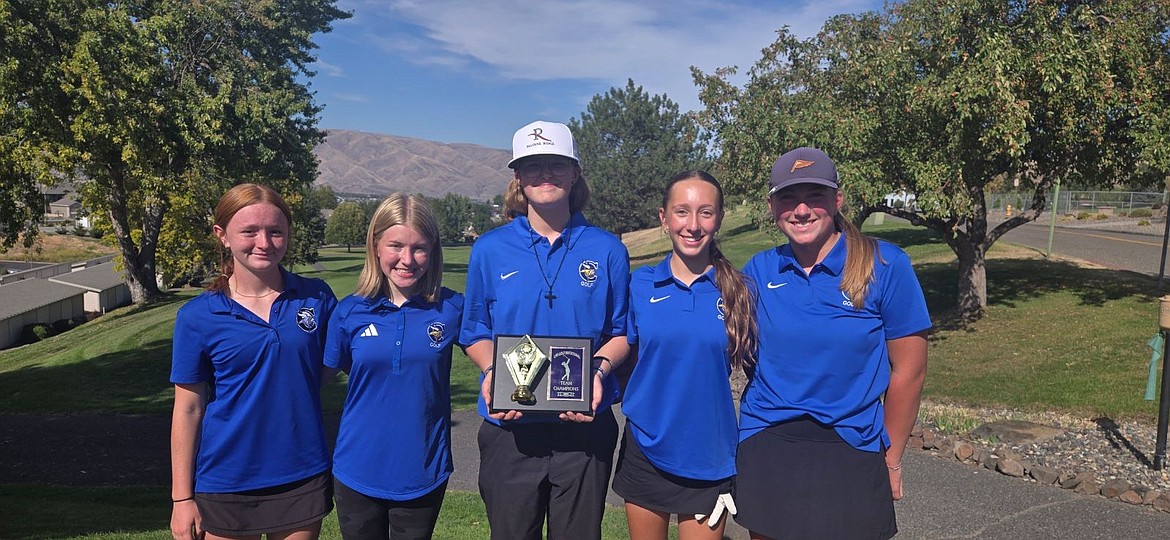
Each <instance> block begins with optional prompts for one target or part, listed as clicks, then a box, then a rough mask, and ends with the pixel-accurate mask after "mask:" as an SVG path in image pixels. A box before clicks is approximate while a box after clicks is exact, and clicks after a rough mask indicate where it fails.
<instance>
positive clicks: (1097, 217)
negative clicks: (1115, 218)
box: [1093, 214, 1109, 221]
mask: <svg viewBox="0 0 1170 540" xmlns="http://www.w3.org/2000/svg"><path fill="white" fill-rule="evenodd" d="M1093 219H1095V220H1098V221H1100V220H1102V219H1109V216H1107V215H1105V214H1097V215H1095V216H1093Z"/></svg>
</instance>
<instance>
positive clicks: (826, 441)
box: [733, 417, 898, 540]
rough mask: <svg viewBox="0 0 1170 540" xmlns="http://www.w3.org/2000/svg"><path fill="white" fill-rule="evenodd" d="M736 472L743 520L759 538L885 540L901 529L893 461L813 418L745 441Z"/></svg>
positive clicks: (738, 520)
mask: <svg viewBox="0 0 1170 540" xmlns="http://www.w3.org/2000/svg"><path fill="white" fill-rule="evenodd" d="M736 473H737V476H736V478H735V482H734V491H733V497H734V499H735V505H736V507H737V508H738V510H739V513H738V514H736V516H735V521H736V523H739V524H740V525H741V526H743V527H744V528H746V529H748V530H749V531H752V532H754V533H757V534H761V535H764V536H768V537H771V538H804V539H819V538H823V539H833V540H842V539H873V540H884V539H886V538H890V537H892V536H894V535H895V534H897V532H898V525H897V520H896V519H895V517H894V498H893V495H892V494H891V492H890V476H889V472H888V471H887V469H886V461H885V456H884V455H883V454H882V453H881V452H865V451H861V450H858V449H856V448H853V447H852V446H850V445H849V444H848V443H846V442H845V441H843V440H841V438H840V437H839V436H838V435H837V433H836V432H835V431H834V430H833V429H832V428H830V427H828V426H823V425H821V424H818V423H816V422H814V421H812V420H811V419H809V418H808V417H804V418H801V419H798V420H794V421H791V422H785V423H783V424H777V425H775V426H772V427H769V428H768V429H766V430H764V431H761V432H759V433H756V434H755V435H752V436H751V437H750V438H748V439H747V440H745V441H743V442H741V443H739V449H738V451H737V454H736Z"/></svg>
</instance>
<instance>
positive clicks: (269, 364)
mask: <svg viewBox="0 0 1170 540" xmlns="http://www.w3.org/2000/svg"><path fill="white" fill-rule="evenodd" d="M281 274H282V275H283V277H284V291H283V292H282V293H281V294H280V296H278V297H277V298H276V300H275V301H274V302H273V304H272V311H271V313H270V314H269V318H268V322H264V321H263V320H262V319H260V318H259V317H257V316H256V315H255V314H253V313H252V312H251V311H248V310H247V309H245V308H244V307H243V306H241V305H240V304H238V303H236V302H235V301H234V300H232V299H230V298H228V296H227V295H225V294H224V293H223V292H204V293H203V294H200V295H199V296H197V297H195V298H193V299H191V301H190V302H187V304H186V305H184V306H183V307H182V308H180V309H179V312H178V315H177V317H176V318H175V333H174V343H173V353H172V358H171V382H172V383H175V384H199V383H208V384H209V387H210V390H209V392H208V401H207V407H206V410H205V411H204V414H203V427H202V433H201V439H200V442H199V450H198V454H197V456H196V462H195V490H196V491H198V492H200V493H224V492H234V491H244V490H249V489H258V488H264V487H270V486H276V485H280V484H285V483H288V482H293V481H296V480H300V479H303V478H307V477H309V476H313V475H315V474H318V473H321V472H324V471H326V470H328V469H329V462H330V460H329V452H328V448H327V447H326V444H325V430H324V428H323V426H322V422H321V397H320V388H321V356H322V353H323V351H324V347H325V323H326V321H328V320H329V316H330V314H331V313H332V311H333V308H334V306H335V305H336V304H337V299H336V297H335V296H334V295H333V291H332V290H330V289H329V285H327V284H326V283H325V282H324V281H321V280H319V279H309V278H302V277H300V276H297V275H296V274H293V273H290V272H288V271H286V270H284V269H283V268H282V269H281Z"/></svg>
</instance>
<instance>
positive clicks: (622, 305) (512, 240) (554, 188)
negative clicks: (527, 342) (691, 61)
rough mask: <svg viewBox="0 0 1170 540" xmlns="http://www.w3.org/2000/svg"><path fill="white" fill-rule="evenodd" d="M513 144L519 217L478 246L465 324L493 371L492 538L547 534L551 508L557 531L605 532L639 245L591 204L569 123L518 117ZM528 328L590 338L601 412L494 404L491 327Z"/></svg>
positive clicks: (510, 206)
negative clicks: (591, 216) (632, 258)
mask: <svg viewBox="0 0 1170 540" xmlns="http://www.w3.org/2000/svg"><path fill="white" fill-rule="evenodd" d="M512 155H513V159H512V161H511V162H510V163H509V164H508V166H509V167H511V168H512V169H513V170H514V171H515V173H514V174H515V177H514V178H513V180H512V182H511V183H510V184H508V188H507V193H506V194H505V205H506V206H507V209H506V211H507V215H508V218H509V219H511V222H510V223H508V224H507V225H504V226H502V227H499V228H496V229H493V230H491V231H488V232H487V233H486V234H484V235H483V236H481V237H480V238H479V240H477V241H476V242H475V246H474V247H473V248H472V250H471V258H470V261H469V262H468V269H467V289H466V290H465V293H466V295H467V312H466V316H465V317H464V318H463V327H462V330H461V334H460V341H461V342H463V343H466V344H468V347H467V356H468V357H469V358H471V360H472V361H473V362H475V364H476V365H477V366H478V367H479V368H480V369H481V370H482V371H483V372H484V376H483V378H482V381H483V384H482V387H481V388H482V391H481V394H480V401H479V411H480V414H481V415H483V417H484V422H483V424H482V425H481V426H480V430H479V436H478V440H479V449H480V469H479V492H480V496H482V497H483V501H484V506H485V507H486V509H487V516H488V522H489V524H490V525H491V536H492V538H493V539H494V540H528V539H533V540H537V539H540V538H542V537H543V526H544V522H545V517H546V516H547V518H548V536H549V538H581V539H590V538H598V539H599V538H601V516H602V512H603V510H604V508H605V496H606V493H607V492H608V488H609V475H610V472H611V471H612V464H613V451H614V447H615V446H616V445H617V432H618V428H617V421H616V420H615V419H614V416H613V412H612V411H611V410H610V405H611V404H612V403H613V399H614V397H615V396H616V394H617V384H616V382H615V381H614V380H613V379H611V378H608V377H606V376H607V375H608V374H609V372H610V371H612V370H613V367H614V365H615V364H616V363H618V362H620V360H621V359H623V358H625V356H626V352H627V351H628V349H629V345H628V344H627V343H626V340H625V338H624V337H623V336H624V335H625V326H626V291H627V288H628V286H629V272H630V270H629V268H630V267H629V264H630V263H629V257H628V255H627V253H626V248H625V246H624V245H622V243H621V240H619V239H618V238H617V237H616V236H614V235H612V234H610V233H608V232H606V231H603V230H601V229H599V228H597V227H595V226H593V225H592V224H590V223H589V222H588V221H586V220H585V217H584V216H583V215H582V214H581V210H582V209H583V208H584V207H585V205H586V204H587V203H588V202H589V187H588V185H586V183H585V177H584V176H582V175H581V165H580V163H579V160H578V158H577V147H576V144H575V143H574V141H573V135H572V133H570V132H569V128H568V127H567V126H565V125H564V124H557V123H553V122H541V121H538V122H533V123H531V124H529V125H527V126H524V127H523V128H520V130H519V131H517V132H516V133H515V135H514V136H513V138H512ZM525 334H530V335H538V336H559V337H583V338H590V339H592V341H593V350H594V351H596V356H595V358H594V368H595V375H594V381H593V389H594V394H593V403H592V406H593V408H594V411H595V415H594V416H588V415H584V414H579V413H575V412H566V413H561V414H560V415H559V417H558V416H555V415H535V414H533V415H527V416H525V415H523V414H522V413H521V412H519V411H515V410H510V411H507V412H503V413H491V414H489V409H488V405H489V400H490V399H491V384H492V377H493V376H495V374H494V373H492V372H491V370H490V368H491V365H492V357H493V338H494V337H495V336H496V335H525ZM501 376H505V377H506V376H508V375H507V374H503V375H501Z"/></svg>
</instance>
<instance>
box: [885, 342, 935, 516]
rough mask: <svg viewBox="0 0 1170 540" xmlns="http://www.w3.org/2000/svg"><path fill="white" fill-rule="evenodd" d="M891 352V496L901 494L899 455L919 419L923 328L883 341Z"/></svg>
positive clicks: (887, 418) (888, 423)
mask: <svg viewBox="0 0 1170 540" xmlns="http://www.w3.org/2000/svg"><path fill="white" fill-rule="evenodd" d="M886 346H887V347H888V349H889V353H890V387H889V389H888V390H886V401H885V409H886V416H885V422H886V432H887V433H888V434H889V436H890V447H889V448H887V449H886V467H887V468H888V469H889V473H890V489H891V491H892V495H893V497H894V500H898V499H901V498H902V455H903V454H904V453H905V451H906V442H907V441H908V440H909V439H910V430H911V429H913V428H914V422H915V421H916V420H917V419H918V406H919V404H920V403H921V400H922V383H923V381H925V380H926V349H927V344H926V331H923V332H919V333H917V334H911V335H909V336H905V337H900V338H897V339H891V340H889V341H887V342H886Z"/></svg>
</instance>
